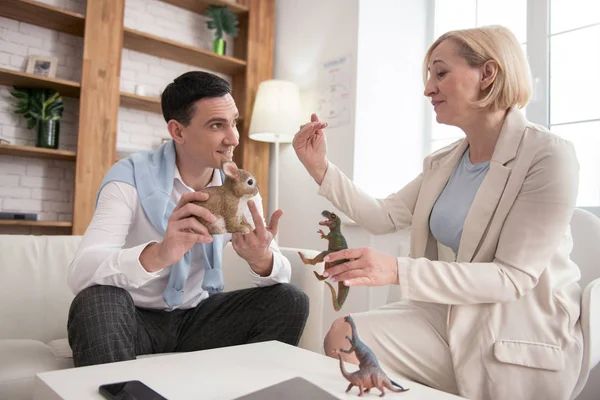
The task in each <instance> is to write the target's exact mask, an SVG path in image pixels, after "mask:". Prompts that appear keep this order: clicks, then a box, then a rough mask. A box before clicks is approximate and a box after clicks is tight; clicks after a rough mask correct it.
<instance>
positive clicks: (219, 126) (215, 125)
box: [210, 124, 222, 129]
mask: <svg viewBox="0 0 600 400" xmlns="http://www.w3.org/2000/svg"><path fill="white" fill-rule="evenodd" d="M221 126H222V125H221V124H212V125H211V126H210V127H211V128H212V129H221Z"/></svg>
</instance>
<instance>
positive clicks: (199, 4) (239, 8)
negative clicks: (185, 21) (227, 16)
mask: <svg viewBox="0 0 600 400" xmlns="http://www.w3.org/2000/svg"><path fill="white" fill-rule="evenodd" d="M163 1H164V2H165V3H169V4H172V5H174V6H177V7H181V8H185V9H186V10H190V11H193V12H195V13H198V14H204V12H205V11H206V9H207V8H208V7H210V6H227V7H228V8H229V9H230V10H231V12H232V13H234V14H247V13H248V7H246V6H244V5H241V4H238V3H234V2H231V1H225V0H163Z"/></svg>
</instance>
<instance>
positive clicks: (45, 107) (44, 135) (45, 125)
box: [10, 86, 64, 149]
mask: <svg viewBox="0 0 600 400" xmlns="http://www.w3.org/2000/svg"><path fill="white" fill-rule="evenodd" d="M13 89H14V91H12V92H10V94H12V95H13V96H14V97H15V98H16V99H17V102H16V103H15V104H14V107H15V113H16V114H21V115H23V117H24V118H25V119H26V120H27V128H29V129H33V128H36V130H37V144H36V146H37V147H44V148H49V149H56V148H58V137H59V133H60V119H61V118H62V113H63V110H64V105H63V101H62V97H61V96H60V94H59V93H58V92H57V91H56V90H54V89H38V88H22V87H16V86H13Z"/></svg>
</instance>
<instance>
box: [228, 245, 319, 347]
mask: <svg viewBox="0 0 600 400" xmlns="http://www.w3.org/2000/svg"><path fill="white" fill-rule="evenodd" d="M279 250H280V251H281V253H282V254H283V255H284V256H285V257H286V258H287V259H288V260H289V261H290V264H291V266H292V276H291V280H290V283H291V284H292V285H294V286H296V287H297V288H299V289H300V290H302V291H303V292H304V293H306V294H307V295H308V297H309V299H310V308H309V315H308V320H307V321H306V327H305V328H304V333H303V334H302V337H301V338H300V343H299V347H302V348H303V349H306V350H311V351H314V352H317V353H320V352H321V349H322V344H323V337H322V335H323V298H324V293H325V292H324V288H325V285H323V283H322V282H319V281H318V280H317V278H316V277H315V275H314V274H313V271H318V272H319V273H321V272H322V271H323V268H324V265H323V263H320V264H317V265H315V266H312V265H311V266H307V265H304V264H303V263H302V261H301V260H300V257H299V256H298V252H299V251H300V252H302V254H304V255H306V256H307V257H309V258H312V257H314V256H316V255H317V254H319V252H318V251H315V250H305V249H296V248H289V247H280V248H279ZM241 271H243V273H241ZM223 279H224V281H225V291H228V292H229V291H233V290H238V289H244V288H249V287H252V280H251V277H250V273H249V272H248V264H247V263H246V261H245V260H243V259H242V258H240V257H239V256H238V255H237V253H236V252H235V250H233V246H232V245H231V243H228V244H227V246H225V250H224V252H223Z"/></svg>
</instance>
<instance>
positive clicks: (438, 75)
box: [437, 71, 446, 79]
mask: <svg viewBox="0 0 600 400" xmlns="http://www.w3.org/2000/svg"><path fill="white" fill-rule="evenodd" d="M444 75H446V71H440V72H438V73H437V77H438V79H439V78H443V77H444Z"/></svg>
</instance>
